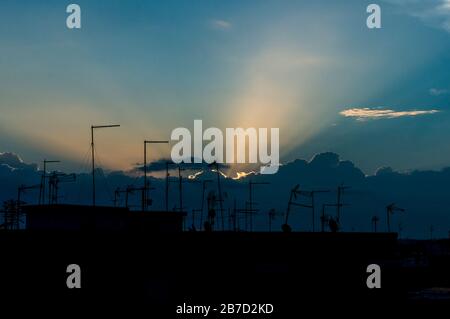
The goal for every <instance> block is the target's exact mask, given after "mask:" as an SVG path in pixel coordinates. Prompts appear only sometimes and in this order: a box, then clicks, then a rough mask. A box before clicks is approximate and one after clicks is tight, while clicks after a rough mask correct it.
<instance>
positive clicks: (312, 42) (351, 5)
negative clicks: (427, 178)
mask: <svg viewBox="0 0 450 319" xmlns="http://www.w3.org/2000/svg"><path fill="white" fill-rule="evenodd" d="M74 2H76V3H78V4H79V5H80V6H81V10H82V28H81V29H80V30H69V29H68V28H67V27H66V24H65V20H66V17H67V13H66V12H65V9H66V6H67V5H68V4H69V3H70V2H67V3H66V2H64V1H39V2H38V1H21V2H20V3H19V2H17V1H2V2H1V4H0V38H1V41H0V70H1V72H0V83H1V85H0V152H6V151H11V152H15V153H17V154H19V155H20V156H21V157H22V158H23V159H24V160H25V161H27V162H40V161H42V160H43V159H44V158H48V159H52V158H56V159H60V160H62V161H63V162H64V164H63V165H62V166H61V167H62V168H63V169H66V170H75V171H80V170H83V169H87V168H88V166H86V162H87V154H88V152H89V146H90V145H89V143H90V135H89V134H90V130H89V128H90V125H91V124H99V125H100V124H110V123H111V124H116V123H117V124H120V125H121V127H120V128H117V129H110V130H104V131H101V132H100V131H99V132H98V134H97V135H96V138H97V151H98V154H99V158H100V160H101V164H103V165H104V166H105V167H108V168H110V169H124V170H126V169H130V168H131V167H132V166H133V165H134V164H135V163H137V162H139V161H142V141H143V140H144V139H169V137H170V132H171V131H172V129H174V128H176V127H187V128H189V129H193V121H194V119H202V120H203V123H204V127H210V126H214V127H219V128H223V129H224V128H226V127H244V128H246V127H257V128H258V127H268V128H270V127H279V128H280V154H281V156H282V158H281V161H282V162H283V161H288V160H292V159H294V158H310V157H311V156H313V155H314V154H315V153H318V152H324V151H333V152H336V153H339V154H340V155H341V158H343V159H348V160H352V161H354V162H355V164H356V165H358V167H361V168H362V169H363V170H364V171H365V173H367V174H372V173H373V172H374V171H375V170H376V169H377V168H378V167H380V166H392V167H393V168H394V169H397V170H409V169H439V168H442V167H444V166H450V143H449V137H450V114H449V109H450V72H449V70H450V68H449V65H450V0H415V1H408V0H390V1H376V3H378V4H379V5H380V6H381V9H382V28H381V29H379V30H369V29H368V28H367V27H366V18H367V16H368V14H367V13H366V6H367V5H368V4H369V3H371V2H366V1H360V0H357V1H280V0H276V1H275V0H268V1H257V0H248V1H242V0H239V1H234V0H228V1H206V0H201V1H138V0H132V1H125V0H123V1H74ZM372 2H373V1H372ZM169 152H170V149H169V148H168V147H165V146H161V147H158V148H152V149H151V150H150V151H149V157H150V158H151V159H157V158H160V157H167V156H169V154H170V153H169Z"/></svg>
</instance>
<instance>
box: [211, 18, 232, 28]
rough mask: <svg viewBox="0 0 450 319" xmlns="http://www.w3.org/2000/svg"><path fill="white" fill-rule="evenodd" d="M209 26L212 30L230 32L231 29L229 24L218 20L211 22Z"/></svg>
mask: <svg viewBox="0 0 450 319" xmlns="http://www.w3.org/2000/svg"><path fill="white" fill-rule="evenodd" d="M211 25H212V26H213V28H215V29H220V30H230V29H231V28H232V27H233V25H232V24H231V22H229V21H226V20H220V19H213V20H211Z"/></svg>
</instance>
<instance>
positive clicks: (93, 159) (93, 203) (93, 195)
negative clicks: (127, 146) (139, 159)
mask: <svg viewBox="0 0 450 319" xmlns="http://www.w3.org/2000/svg"><path fill="white" fill-rule="evenodd" d="M119 126H120V125H118V124H114V125H91V151H92V154H91V155H92V206H94V207H95V154H94V130H95V129H97V128H108V127H119Z"/></svg>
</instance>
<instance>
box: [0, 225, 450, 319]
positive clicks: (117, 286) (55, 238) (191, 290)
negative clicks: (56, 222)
mask: <svg viewBox="0 0 450 319" xmlns="http://www.w3.org/2000/svg"><path fill="white" fill-rule="evenodd" d="M0 246H1V247H2V249H1V255H0V260H1V263H0V278H1V284H0V298H1V299H0V300H1V304H2V305H7V307H6V306H5V307H6V308H7V309H8V311H12V314H15V315H17V317H20V318H22V317H23V316H22V315H23V312H24V311H27V312H32V313H33V314H35V315H38V314H45V315H57V316H58V317H60V318H64V317H65V316H67V315H73V314H79V315H83V316H89V317H90V316H91V315H92V314H94V315H95V314H97V315H99V318H104V317H105V316H106V315H108V314H115V315H117V314H122V315H125V316H123V317H124V318H155V317H156V318H174V317H175V318H202V317H204V316H203V315H202V314H197V315H188V314H180V315H177V313H176V310H177V306H183V305H185V306H189V305H191V306H193V305H209V306H211V311H210V313H209V314H208V316H207V318H237V317H244V318H293V317H297V318H301V317H306V316H304V314H306V313H309V314H311V313H313V314H316V315H323V314H328V315H329V314H335V315H337V316H341V315H347V316H348V315H354V316H360V317H365V316H364V312H361V309H366V311H367V313H372V314H373V313H374V312H377V311H380V313H382V312H384V311H386V310H387V309H388V307H395V308H397V309H405V310H406V309H407V310H412V309H415V307H419V306H420V307H427V308H429V309H436V307H440V306H446V305H450V294H449V291H448V290H446V289H447V288H448V287H450V257H449V251H450V250H449V242H448V241H436V242H401V243H399V242H398V241H397V239H396V235H395V234H381V233H379V234H373V233H364V234H363V233H336V234H333V233H290V234H286V233H220V232H216V233H188V232H184V233H172V234H157V235H156V234H155V235H146V234H142V233H123V232H121V233H119V232H116V233H112V232H103V233H90V234H87V233H80V232H65V233H64V232H48V231H46V232H26V231H19V232H2V233H0ZM69 264H78V265H79V266H80V267H81V285H82V287H81V289H68V288H67V286H66V278H67V276H68V275H69V274H68V273H66V268H67V266H68V265H69ZM369 264H378V265H379V266H380V267H381V289H369V288H368V287H367V285H366V279H367V277H368V276H369V274H368V273H367V272H366V268H367V266H368V265H369ZM221 304H272V305H273V313H272V314H242V313H241V314H239V315H236V314H223V313H220V311H221V310H222V307H223V306H221ZM184 309H186V308H184ZM212 309H217V311H213V310H212ZM235 309H236V308H235ZM389 309H390V308H389ZM13 317H16V316H11V315H8V318H13ZM307 317H310V316H307ZM5 318H6V317H5Z"/></svg>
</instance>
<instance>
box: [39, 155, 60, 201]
mask: <svg viewBox="0 0 450 319" xmlns="http://www.w3.org/2000/svg"><path fill="white" fill-rule="evenodd" d="M60 162H61V161H48V160H46V159H44V162H43V163H44V167H43V168H44V170H43V172H42V176H41V185H40V187H39V205H41V204H43V203H44V202H45V179H46V178H47V164H48V163H60Z"/></svg>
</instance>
